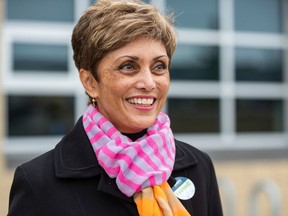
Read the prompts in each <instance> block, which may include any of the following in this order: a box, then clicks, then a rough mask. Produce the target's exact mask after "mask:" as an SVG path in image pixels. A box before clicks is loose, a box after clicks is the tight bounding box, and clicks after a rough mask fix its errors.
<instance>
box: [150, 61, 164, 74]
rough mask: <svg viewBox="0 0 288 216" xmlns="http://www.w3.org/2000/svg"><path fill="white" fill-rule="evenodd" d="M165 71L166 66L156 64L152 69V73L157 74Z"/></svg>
mask: <svg viewBox="0 0 288 216" xmlns="http://www.w3.org/2000/svg"><path fill="white" fill-rule="evenodd" d="M166 69H167V66H166V65H165V64H163V63H161V64H157V65H156V66H155V67H154V68H153V71H155V72H158V73H159V72H163V71H165V70H166Z"/></svg>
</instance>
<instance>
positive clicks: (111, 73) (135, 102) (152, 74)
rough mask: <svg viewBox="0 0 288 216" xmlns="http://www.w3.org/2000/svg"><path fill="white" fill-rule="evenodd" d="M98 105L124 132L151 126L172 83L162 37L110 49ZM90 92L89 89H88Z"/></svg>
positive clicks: (102, 69) (101, 71) (103, 64)
mask: <svg viewBox="0 0 288 216" xmlns="http://www.w3.org/2000/svg"><path fill="white" fill-rule="evenodd" d="M97 73H98V76H99V82H96V81H95V92H93V94H94V95H91V94H90V96H92V97H93V96H94V97H95V96H96V100H97V106H98V109H99V111H100V113H101V114H102V115H104V116H105V117H106V118H108V119H109V120H110V121H111V122H112V124H113V125H114V126H115V127H116V128H117V129H118V130H119V131H121V132H125V133H135V132H139V131H141V130H143V129H145V128H148V127H149V126H151V125H152V124H153V123H154V121H155V119H156V117H157V115H158V114H159V112H160V111H161V109H162V108H163V105H164V103H165V100H166V97H167V93H168V90H169V86H170V77H169V58H168V56H167V53H166V49H165V46H164V45H163V44H162V43H161V41H156V40H151V39H147V38H141V39H138V40H135V41H133V42H131V43H129V44H127V45H126V46H124V47H122V48H120V49H118V50H115V51H113V52H110V53H108V54H107V55H106V56H105V57H104V58H103V59H102V61H101V62H100V64H99V65H98V68H97ZM88 93H89V92H88Z"/></svg>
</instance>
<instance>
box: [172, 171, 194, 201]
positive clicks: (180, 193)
mask: <svg viewBox="0 0 288 216" xmlns="http://www.w3.org/2000/svg"><path fill="white" fill-rule="evenodd" d="M175 180H176V183H175V185H174V186H173V187H172V190H173V192H174V194H175V195H176V196H177V197H178V198H179V199H181V200H188V199H191V198H192V197H193V196H194V194H195V185H194V184H193V182H192V181H191V180H190V179H188V178H185V177H176V178H175Z"/></svg>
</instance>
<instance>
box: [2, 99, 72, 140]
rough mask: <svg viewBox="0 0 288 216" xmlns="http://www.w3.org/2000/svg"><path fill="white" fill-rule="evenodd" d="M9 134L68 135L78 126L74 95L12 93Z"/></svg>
mask: <svg viewBox="0 0 288 216" xmlns="http://www.w3.org/2000/svg"><path fill="white" fill-rule="evenodd" d="M7 100H8V136H9V137H19V136H25V137H27V136H28V137H29V136H48V135H50V136H51V135H52V136H53V135H64V134H66V133H67V132H68V131H69V130H70V129H71V128H72V127H73V125H74V113H75V108H74V98H73V96H60V95H57V96H32V95H9V96H8V98H7Z"/></svg>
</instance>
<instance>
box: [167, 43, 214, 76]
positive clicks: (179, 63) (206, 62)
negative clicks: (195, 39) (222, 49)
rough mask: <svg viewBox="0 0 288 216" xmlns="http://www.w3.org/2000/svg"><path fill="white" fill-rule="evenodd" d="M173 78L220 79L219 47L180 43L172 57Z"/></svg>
mask: <svg viewBox="0 0 288 216" xmlns="http://www.w3.org/2000/svg"><path fill="white" fill-rule="evenodd" d="M171 79H172V80H218V79H219V50H218V47H212V46H197V45H184V44H179V45H178V46H177V49H176V51H175V54H174V56H173V58H172V68H171Z"/></svg>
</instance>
